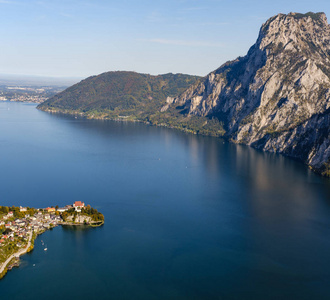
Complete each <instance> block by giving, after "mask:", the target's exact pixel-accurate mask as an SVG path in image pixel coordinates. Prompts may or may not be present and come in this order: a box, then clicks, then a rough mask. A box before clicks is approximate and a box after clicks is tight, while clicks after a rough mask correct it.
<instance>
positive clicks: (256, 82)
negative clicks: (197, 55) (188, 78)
mask: <svg viewBox="0 0 330 300" xmlns="http://www.w3.org/2000/svg"><path fill="white" fill-rule="evenodd" d="M329 66H330V26H329V25H328V22H327V17H326V15H325V14H324V13H307V14H300V13H289V14H287V15H286V14H278V15H276V16H274V17H272V18H270V19H269V20H268V21H267V22H266V23H264V24H263V25H262V27H261V29H260V34H259V37H258V39H257V42H256V43H255V44H254V45H253V46H252V47H251V48H250V50H249V52H248V54H247V55H246V56H244V57H240V58H238V59H236V60H233V61H231V62H227V63H226V64H224V65H222V66H221V67H220V68H218V69H217V70H216V71H214V72H211V73H210V74H209V75H208V76H206V77H205V79H204V81H202V82H200V83H199V84H198V85H197V86H193V87H191V88H190V89H188V90H187V91H186V92H184V93H183V94H182V95H180V96H179V97H177V98H175V99H174V100H173V104H172V107H173V106H175V105H176V106H177V107H178V108H183V112H188V114H189V115H198V116H203V117H209V118H218V119H219V120H220V121H221V122H223V124H224V128H225V130H226V135H227V136H228V137H229V138H231V139H232V140H233V141H235V142H238V143H244V144H248V145H251V146H254V147H256V148H259V149H263V150H267V151H275V152H280V153H284V154H286V155H289V156H293V157H296V158H298V159H300V160H302V161H305V162H306V163H308V164H309V165H310V166H311V167H312V168H314V169H318V170H320V172H321V173H326V172H328V171H326V170H328V169H329V170H330V139H329V136H330V135H329V134H330V133H329V128H330V67H329ZM315 128H318V131H316V132H315ZM329 174H330V171H329Z"/></svg>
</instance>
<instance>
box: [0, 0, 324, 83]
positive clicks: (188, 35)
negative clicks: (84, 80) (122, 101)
mask: <svg viewBox="0 0 330 300" xmlns="http://www.w3.org/2000/svg"><path fill="white" fill-rule="evenodd" d="M291 11H295V12H302V13H305V12H308V11H314V12H319V11H324V12H325V13H326V14H327V15H329V16H330V1H329V0H314V1H311V0H309V1H307V0H299V1H298V0H277V1H274V0H264V1H260V0H249V1H243V0H161V1H158V0H139V1H137V0H135V1H133V0H120V1H112V0H40V1H33V0H0V23H1V26H0V38H1V46H0V53H1V55H0V73H6V74H28V75H42V76H78V77H87V76H90V75H95V74H99V73H102V72H106V71H114V70H130V71H136V72H141V73H150V74H163V73H168V72H172V73H187V74H196V75H203V76H204V75H206V74H207V73H209V72H210V71H212V70H214V69H216V68H217V67H219V66H220V65H221V64H222V63H224V62H225V61H227V60H231V59H235V58H236V57H237V56H243V55H245V54H246V53H247V51H248V49H249V47H250V46H251V45H252V44H253V43H254V42H255V41H256V39H257V36H258V32H259V29H260V26H261V25H262V23H264V22H265V21H266V20H267V19H268V18H269V17H271V16H273V15H275V14H277V13H280V12H281V13H289V12H291ZM329 18H330V17H329Z"/></svg>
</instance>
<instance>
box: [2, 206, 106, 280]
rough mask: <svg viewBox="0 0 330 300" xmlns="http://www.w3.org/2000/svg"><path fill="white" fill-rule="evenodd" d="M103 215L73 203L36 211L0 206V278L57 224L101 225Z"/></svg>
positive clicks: (27, 208) (33, 209) (88, 207)
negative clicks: (39, 238) (38, 238)
mask: <svg viewBox="0 0 330 300" xmlns="http://www.w3.org/2000/svg"><path fill="white" fill-rule="evenodd" d="M103 223H104V216H103V215H102V214H101V213H100V212H98V211H97V210H96V209H94V208H92V207H91V206H90V205H87V206H85V203H83V202H81V201H76V202H74V203H73V204H72V205H66V206H65V207H58V206H56V207H53V206H52V207H47V208H44V209H41V208H39V209H35V208H29V207H22V206H20V207H15V206H12V207H8V206H0V279H1V278H2V277H3V276H4V275H5V274H6V272H7V269H11V268H12V267H13V266H17V265H18V257H19V256H20V255H22V254H24V253H27V252H30V251H31V250H32V249H33V247H34V240H35V238H36V237H37V235H39V234H41V233H43V232H45V231H46V230H48V229H51V228H54V227H56V226H58V225H89V226H93V227H96V226H100V225H103Z"/></svg>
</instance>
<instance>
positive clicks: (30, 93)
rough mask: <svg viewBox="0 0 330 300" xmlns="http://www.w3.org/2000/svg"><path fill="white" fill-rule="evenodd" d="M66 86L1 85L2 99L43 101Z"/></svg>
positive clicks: (0, 96) (0, 98)
mask: <svg viewBox="0 0 330 300" xmlns="http://www.w3.org/2000/svg"><path fill="white" fill-rule="evenodd" d="M65 88H66V87H65V86H20V85H0V101H16V102H32V103H42V102H44V101H46V100H47V99H48V98H50V97H52V96H54V95H55V94H57V93H59V92H61V91H63V90H64V89H65Z"/></svg>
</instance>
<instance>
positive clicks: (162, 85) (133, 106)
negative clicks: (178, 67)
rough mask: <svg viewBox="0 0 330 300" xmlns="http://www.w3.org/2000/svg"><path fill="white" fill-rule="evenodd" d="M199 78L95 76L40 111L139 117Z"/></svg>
mask: <svg viewBox="0 0 330 300" xmlns="http://www.w3.org/2000/svg"><path fill="white" fill-rule="evenodd" d="M198 78H199V77H197V76H191V75H183V74H165V75H158V76H152V75H148V74H139V73H135V72H124V71H117V72H107V73H103V74H100V75H98V76H92V77H89V78H87V79H85V80H82V81H81V82H79V83H77V84H75V85H73V86H71V87H69V88H68V89H66V90H65V91H63V92H61V93H59V94H57V95H55V96H54V97H52V98H50V99H48V100H47V101H46V102H44V103H43V104H42V105H40V106H39V107H38V108H39V109H42V110H47V111H57V110H66V111H74V112H77V111H78V112H81V113H85V114H87V115H90V114H93V115H94V116H95V115H102V116H104V115H106V114H109V115H110V116H118V115H123V114H124V115H126V116H130V115H135V116H141V115H145V114H147V113H148V114H149V113H151V112H154V111H158V110H159V109H160V107H161V106H162V104H163V103H164V102H165V100H166V98H167V97H168V96H175V95H178V94H180V93H181V92H183V91H184V90H185V89H187V88H188V87H189V86H190V85H191V84H193V83H195V82H196V80H197V79H198Z"/></svg>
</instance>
